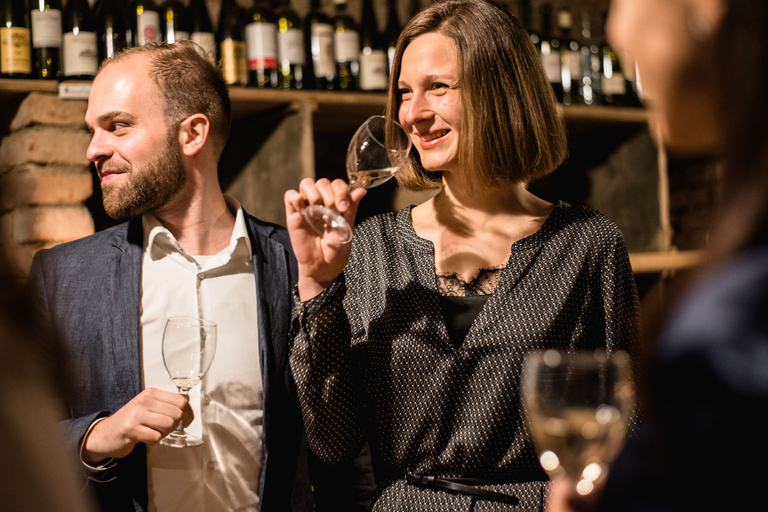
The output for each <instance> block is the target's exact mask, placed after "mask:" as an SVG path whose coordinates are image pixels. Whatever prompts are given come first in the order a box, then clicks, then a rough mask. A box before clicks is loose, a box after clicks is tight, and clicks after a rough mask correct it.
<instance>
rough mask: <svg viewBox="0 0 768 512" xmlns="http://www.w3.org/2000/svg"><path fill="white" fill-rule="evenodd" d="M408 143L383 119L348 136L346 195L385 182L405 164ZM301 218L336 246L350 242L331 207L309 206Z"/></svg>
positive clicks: (400, 129)
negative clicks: (347, 190) (348, 192)
mask: <svg viewBox="0 0 768 512" xmlns="http://www.w3.org/2000/svg"><path fill="white" fill-rule="evenodd" d="M410 151H411V140H410V139H409V138H408V135H407V134H406V132H405V130H404V129H403V127H402V126H400V124H399V123H398V122H397V121H395V120H393V119H390V118H388V117H385V116H372V117H369V118H368V119H367V120H366V121H365V122H364V123H363V124H362V125H360V128H358V129H357V131H356V132H355V134H354V135H353V136H352V140H351V141H350V142H349V147H348V148H347V161H346V167H347V176H348V177H349V190H350V192H351V191H353V190H355V189H357V188H373V187H377V186H379V185H381V184H382V183H385V182H387V181H389V180H390V178H392V177H393V176H394V175H395V173H396V172H397V171H398V170H399V169H400V168H401V167H402V166H403V164H404V163H405V162H406V161H407V159H408V155H409V153H410ZM303 213H304V218H305V219H306V220H307V222H308V223H309V224H310V225H311V226H312V228H313V229H314V230H315V231H316V232H317V233H318V234H319V235H322V236H323V237H324V238H327V239H328V240H330V241H333V242H335V243H338V244H346V243H349V242H351V241H352V226H350V225H349V223H348V222H347V221H346V220H345V219H344V217H343V216H342V215H341V214H340V213H339V212H337V211H336V210H333V209H331V208H327V207H325V206H322V205H309V206H307V207H306V208H305V209H304V212H303Z"/></svg>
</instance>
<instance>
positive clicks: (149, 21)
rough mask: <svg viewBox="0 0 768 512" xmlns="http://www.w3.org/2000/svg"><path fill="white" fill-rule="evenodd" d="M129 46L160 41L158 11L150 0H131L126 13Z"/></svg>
mask: <svg viewBox="0 0 768 512" xmlns="http://www.w3.org/2000/svg"><path fill="white" fill-rule="evenodd" d="M128 18H129V19H128V21H129V26H130V27H131V41H130V44H131V46H142V45H145V44H150V43H153V44H159V43H160V42H161V39H160V38H161V37H162V36H161V32H160V13H159V11H158V10H157V6H156V5H155V3H154V2H153V1H152V0H133V2H131V6H130V8H129V14H128Z"/></svg>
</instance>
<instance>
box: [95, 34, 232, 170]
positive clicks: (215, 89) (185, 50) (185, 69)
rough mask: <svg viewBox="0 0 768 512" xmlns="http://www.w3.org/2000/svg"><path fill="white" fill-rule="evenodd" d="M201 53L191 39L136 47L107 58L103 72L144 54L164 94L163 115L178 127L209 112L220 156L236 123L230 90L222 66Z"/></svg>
mask: <svg viewBox="0 0 768 512" xmlns="http://www.w3.org/2000/svg"><path fill="white" fill-rule="evenodd" d="M199 52H202V49H201V48H200V47H199V46H198V45H197V44H195V43H193V42H192V41H187V40H183V41H178V42H176V43H173V44H168V43H163V44H160V45H154V44H149V45H144V46H136V47H133V48H128V49H126V50H123V51H121V52H119V53H116V54H115V55H114V56H113V57H111V58H109V59H106V60H104V62H102V63H101V66H100V67H99V73H101V72H102V71H104V69H105V68H107V67H109V66H110V65H112V64H115V63H118V62H120V61H122V60H124V59H126V58H128V57H130V56H132V55H141V56H143V57H144V58H145V59H146V60H147V62H148V70H149V78H150V79H151V80H152V81H153V82H154V83H155V85H156V86H157V87H158V89H159V90H160V94H161V95H162V99H163V103H164V107H163V116H164V117H165V119H166V120H167V122H168V124H169V129H177V128H178V126H179V124H180V123H181V122H182V121H183V120H184V119H186V118H188V117H189V116H191V115H194V114H203V115H205V116H206V117H207V118H208V121H209V122H210V123H211V130H210V134H211V142H212V143H213V150H214V153H215V155H216V156H217V157H219V156H221V152H222V151H223V150H224V145H225V144H226V142H227V138H228V137H229V131H230V129H231V126H232V107H231V104H230V101H229V90H228V89H227V84H226V82H225V81H224V78H223V77H222V74H221V70H220V69H219V67H218V66H216V65H214V64H212V63H211V62H209V61H208V60H207V59H206V58H204V57H203V56H202V54H201V53H199ZM97 76H98V74H97Z"/></svg>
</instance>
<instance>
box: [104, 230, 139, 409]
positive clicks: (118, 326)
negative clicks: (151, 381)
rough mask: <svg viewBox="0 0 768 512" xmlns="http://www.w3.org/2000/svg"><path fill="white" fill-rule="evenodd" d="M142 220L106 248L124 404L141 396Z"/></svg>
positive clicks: (118, 379)
mask: <svg viewBox="0 0 768 512" xmlns="http://www.w3.org/2000/svg"><path fill="white" fill-rule="evenodd" d="M142 245H143V234H142V228H141V219H133V220H132V221H130V222H129V223H128V224H127V229H126V230H121V231H119V232H118V233H117V234H116V235H115V237H114V238H113V239H112V246H111V247H110V248H109V250H111V251H112V252H113V253H114V256H113V258H112V260H111V266H110V269H109V277H108V279H109V288H110V297H109V298H110V300H111V304H110V305H109V307H108V308H105V311H108V312H110V317H111V319H112V344H113V347H112V348H113V354H114V366H115V368H114V370H115V373H114V375H115V380H116V382H117V385H118V390H117V393H118V396H119V397H120V400H121V402H122V403H127V402H128V401H130V400H131V399H132V398H133V397H135V396H136V395H138V394H139V393H140V392H141V388H142V386H141V348H140V330H141V325H140V319H139V311H140V309H141V255H142Z"/></svg>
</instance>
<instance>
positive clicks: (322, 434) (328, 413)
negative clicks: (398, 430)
mask: <svg viewBox="0 0 768 512" xmlns="http://www.w3.org/2000/svg"><path fill="white" fill-rule="evenodd" d="M345 295H346V283H345V279H344V276H343V275H342V276H341V277H340V278H339V279H338V280H337V281H336V282H335V283H334V284H333V285H332V286H331V287H329V288H328V289H326V290H325V291H324V292H323V293H321V294H320V295H318V296H317V297H314V298H312V299H310V300H309V301H306V302H301V301H300V300H299V298H298V294H297V293H296V292H295V291H294V304H295V306H294V308H293V315H292V322H291V331H290V335H289V336H290V339H291V344H292V346H291V352H290V365H291V371H292V372H293V378H294V380H295V381H296V387H297V389H298V393H299V402H300V404H301V411H302V415H303V418H304V425H305V428H306V430H307V438H308V440H309V445H310V448H311V449H312V451H313V452H314V453H315V455H317V457H318V458H319V459H320V460H322V461H323V462H325V463H326V464H337V463H340V462H343V461H346V460H348V459H350V458H351V457H352V456H354V455H355V454H356V453H358V451H359V450H360V448H361V447H362V445H363V443H364V441H365V435H364V432H365V429H364V421H363V418H364V417H365V416H364V399H363V396H364V393H363V389H361V388H363V386H362V385H360V384H356V383H360V382H362V379H361V378H360V372H361V371H362V370H361V368H362V367H363V365H362V364H361V361H360V360H359V358H358V357H357V354H356V353H355V351H353V350H352V346H353V338H354V336H353V334H352V333H353V330H352V327H351V323H354V322H351V321H350V316H351V315H350V314H349V313H348V312H347V310H346V309H345V307H344V297H345Z"/></svg>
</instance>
